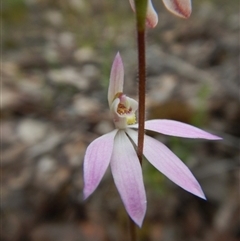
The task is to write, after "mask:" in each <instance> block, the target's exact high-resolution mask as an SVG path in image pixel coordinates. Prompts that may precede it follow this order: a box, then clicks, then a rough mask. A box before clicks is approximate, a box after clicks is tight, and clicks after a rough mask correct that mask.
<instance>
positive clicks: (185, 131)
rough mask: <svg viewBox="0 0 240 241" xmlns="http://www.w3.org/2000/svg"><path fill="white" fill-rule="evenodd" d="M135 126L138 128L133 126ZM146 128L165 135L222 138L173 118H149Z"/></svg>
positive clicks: (208, 138) (210, 138) (209, 138)
mask: <svg viewBox="0 0 240 241" xmlns="http://www.w3.org/2000/svg"><path fill="white" fill-rule="evenodd" d="M133 128H136V127H135V126H133ZM145 129H146V130H150V131H156V132H159V133H161V134H164V135H169V136H178V137H185V138H202V139H207V140H221V139H222V138H221V137H218V136H215V135H212V134H210V133H208V132H206V131H203V130H201V129H199V128H197V127H195V126H191V125H188V124H185V123H182V122H179V121H173V120H148V121H146V122H145Z"/></svg>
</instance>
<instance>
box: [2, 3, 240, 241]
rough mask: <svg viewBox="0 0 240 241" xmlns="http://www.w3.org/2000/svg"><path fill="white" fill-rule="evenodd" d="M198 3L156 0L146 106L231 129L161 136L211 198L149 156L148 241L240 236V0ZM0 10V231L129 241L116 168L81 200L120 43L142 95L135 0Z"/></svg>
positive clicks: (9, 239) (158, 114) (50, 238)
mask: <svg viewBox="0 0 240 241" xmlns="http://www.w3.org/2000/svg"><path fill="white" fill-rule="evenodd" d="M195 2H196V1H194V4H193V14H192V17H191V18H190V19H189V20H187V21H186V20H180V19H178V18H176V17H174V16H172V15H171V14H170V13H168V12H167V11H166V10H165V9H164V8H163V5H162V2H161V1H159V2H157V1H156V3H155V2H154V5H155V6H156V9H157V10H158V13H159V24H158V26H157V28H155V29H153V30H149V32H148V48H147V56H148V78H147V79H148V92H147V116H148V119H154V118H169V119H175V120H179V121H183V122H186V123H191V124H194V125H196V126H200V127H201V128H203V129H206V130H208V131H210V132H212V133H215V134H217V135H219V136H222V137H223V138H224V139H223V141H220V142H219V141H218V142H206V141H201V140H197V141H190V140H184V139H181V138H170V137H165V136H160V135H155V137H156V138H158V139H159V140H161V141H162V142H164V143H165V144H166V145H167V146H169V147H170V148H171V149H172V150H173V151H174V152H175V153H176V154H177V155H178V156H179V157H180V158H181V159H182V160H183V161H184V162H186V163H187V165H188V166H189V167H190V169H191V170H192V172H193V173H194V175H195V176H196V177H197V179H198V180H199V182H200V183H201V185H202V188H203V190H204V192H205V194H206V196H207V198H208V201H202V200H200V199H198V198H196V197H194V196H193V195H191V194H188V193H186V192H185V191H183V190H181V189H180V188H178V187H177V186H175V185H174V184H172V183H171V182H170V181H169V180H167V179H166V178H165V177H164V176H162V175H161V174H160V173H159V172H157V171H156V170H155V169H154V168H152V167H150V165H149V164H148V163H144V165H143V169H144V170H143V173H144V180H145V186H146V189H147V198H148V210H147V214H146V218H145V221H144V225H143V228H142V229H141V230H138V235H139V240H141V241H160V240H164V241H182V240H184V241H200V240H201V241H237V240H240V226H239V221H240V220H239V217H240V212H239V211H240V205H239V203H240V196H239V181H240V180H239V140H240V128H239V123H240V108H239V69H238V68H239V64H238V63H239V3H238V1H237V0H231V1H227V0H221V1H206V0H205V1H201V3H200V2H199V3H195ZM2 18H3V30H2V33H3V37H2V46H3V49H2V51H3V52H2V68H1V83H2V86H1V87H2V88H1V223H2V227H1V234H0V237H1V240H2V241H90V240H94V241H98V240H99V241H123V240H124V241H125V240H127V235H126V233H127V230H128V218H127V215H126V212H125V210H124V208H123V205H122V202H121V200H120V197H119V195H118V193H117V191H116V189H115V186H114V184H113V180H112V176H111V173H110V172H108V173H107V174H106V175H105V177H104V179H103V181H102V182H101V184H100V186H99V187H98V189H97V191H96V192H95V193H94V194H93V195H92V196H91V197H90V198H89V200H87V201H85V202H84V201H83V199H82V188H83V180H82V164H83V157H84V153H85V150H86V147H87V146H88V144H89V143H90V142H91V141H92V140H94V139H95V138H97V137H99V136H100V135H102V134H104V133H107V132H108V131H110V130H112V129H113V124H112V121H111V119H110V117H109V112H108V105H107V96H106V94H107V85H108V79H109V72H110V67H111V64H112V60H113V58H114V56H115V54H116V52H117V51H120V53H121V55H122V58H123V61H124V65H125V81H126V83H125V93H127V94H128V95H129V96H131V97H134V98H137V90H136V86H137V81H136V80H137V78H136V76H137V67H136V44H135V42H134V40H135V39H134V38H135V30H134V17H133V14H132V12H131V9H130V7H129V3H128V1H127V0H126V1H121V2H119V1H111V2H109V1H102V2H101V4H100V3H99V2H96V1H83V0H79V1H77V0H71V1H57V2H55V1H49V0H44V1H40V0H28V1H27V0H15V1H8V2H7V1H5V2H4V3H3V8H2Z"/></svg>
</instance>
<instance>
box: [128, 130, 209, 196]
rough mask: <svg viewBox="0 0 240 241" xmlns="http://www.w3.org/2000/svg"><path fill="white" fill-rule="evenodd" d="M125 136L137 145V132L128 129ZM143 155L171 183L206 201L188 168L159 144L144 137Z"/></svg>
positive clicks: (150, 138)
mask: <svg viewBox="0 0 240 241" xmlns="http://www.w3.org/2000/svg"><path fill="white" fill-rule="evenodd" d="M127 134H128V135H129V136H130V138H131V139H132V140H133V142H134V143H135V144H137V139H138V134H137V132H136V131H133V130H131V129H128V130H127ZM143 154H144V156H145V157H146V158H147V159H148V161H149V162H150V163H151V164H152V165H153V166H154V167H155V168H157V169H158V170H159V171H160V172H162V173H163V174H164V175H165V176H166V177H168V178H169V179H170V180H171V181H173V182H174V183H176V184H177V185H178V186H180V187H181V188H183V189H185V190H186V191H188V192H190V193H192V194H194V195H196V196H198V197H201V198H203V199H206V198H205V195H204V193H203V191H202V189H201V187H200V185H199V183H198V181H197V180H196V179H195V177H194V176H193V174H192V173H191V171H190V170H189V169H188V167H187V166H186V165H185V164H184V163H183V162H182V161H181V160H180V159H179V158H178V157H177V156H176V155H175V154H174V153H173V152H172V151H170V150H169V149H168V148H167V147H166V146H165V145H163V144H162V143H161V142H159V141H157V140H155V139H153V138H152V137H150V136H147V135H145V136H144V147H143Z"/></svg>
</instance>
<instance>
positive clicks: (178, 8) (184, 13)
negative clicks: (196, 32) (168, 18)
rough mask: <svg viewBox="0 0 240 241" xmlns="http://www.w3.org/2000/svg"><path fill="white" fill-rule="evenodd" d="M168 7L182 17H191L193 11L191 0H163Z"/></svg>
mask: <svg viewBox="0 0 240 241" xmlns="http://www.w3.org/2000/svg"><path fill="white" fill-rule="evenodd" d="M163 3H164V5H165V6H166V8H167V9H168V10H169V11H170V12H171V13H173V14H175V15H177V16H178V17H182V18H189V17H190V15H191V13H192V3H191V0H163Z"/></svg>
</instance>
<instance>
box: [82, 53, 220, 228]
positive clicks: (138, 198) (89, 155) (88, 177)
mask: <svg viewBox="0 0 240 241" xmlns="http://www.w3.org/2000/svg"><path fill="white" fill-rule="evenodd" d="M123 82H124V69H123V63H122V60H121V57H120V54H119V53H118V54H117V55H116V57H115V59H114V62H113V65H112V69H111V75H110V83H109V89H108V103H109V107H110V111H111V115H112V118H113V121H114V124H115V127H116V129H115V130H113V131H112V132H110V133H108V134H105V135H103V136H101V137H99V138H97V139H96V140H94V141H93V142H92V143H91V144H90V145H89V146H88V148H87V150H86V155H85V158H84V172H83V173H84V190H83V192H84V198H85V199H86V198H88V197H89V196H90V195H91V194H92V193H93V192H94V190H95V189H96V188H97V186H98V184H99V183H100V181H101V179H102V177H103V175H104V173H105V172H106V169H107V167H108V166H109V165H110V167H111V171H112V175H113V179H114V182H115V184H116V187H117V189H118V192H119V194H120V196H121V198H122V201H123V203H124V206H125V208H126V210H127V212H128V214H129V216H130V217H131V218H132V219H133V221H134V222H135V223H136V224H137V225H138V226H139V227H141V225H142V222H143V219H144V216H145V212H146V203H147V201H146V193H145V188H144V183H143V176H142V168H141V165H140V162H139V159H138V156H137V153H136V148H135V146H137V142H138V140H137V139H138V132H137V129H138V124H136V117H135V112H136V110H137V108H138V103H137V102H136V101H135V100H133V99H131V98H129V97H127V96H126V95H125V94H123ZM145 129H146V130H151V131H156V132H159V133H161V134H165V135H170V136H179V137H186V138H203V139H208V140H219V139H221V138H219V137H217V136H215V135H212V134H209V133H207V132H205V131H203V130H200V129H198V128H196V127H193V126H191V125H188V124H184V123H181V122H177V121H173V120H149V121H146V122H145ZM133 143H134V144H133ZM143 154H144V156H145V158H146V159H147V160H148V161H149V162H150V163H151V164H152V165H153V166H154V167H155V168H157V169H158V170H159V171H160V172H162V173H163V174H164V175H165V176H167V177H168V178H169V179H170V180H172V181H173V182H175V183H176V184H177V185H179V186H180V187H182V188H183V189H185V190H186V191H188V192H190V193H192V194H194V195H196V196H198V197H201V198H203V199H205V196H204V194H203V191H202V189H201V187H200V185H199V183H198V182H197V180H196V179H195V177H194V176H193V174H192V173H191V171H190V170H189V169H188V167H187V166H186V165H185V164H184V163H183V162H182V161H181V160H180V159H179V158H178V157H177V156H176V155H175V154H174V153H172V152H171V151H170V150H169V149H168V148H167V147H166V146H165V145H164V144H162V143H160V142H159V141H157V140H155V139H154V138H152V137H150V136H147V135H145V137H144V149H143Z"/></svg>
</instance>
